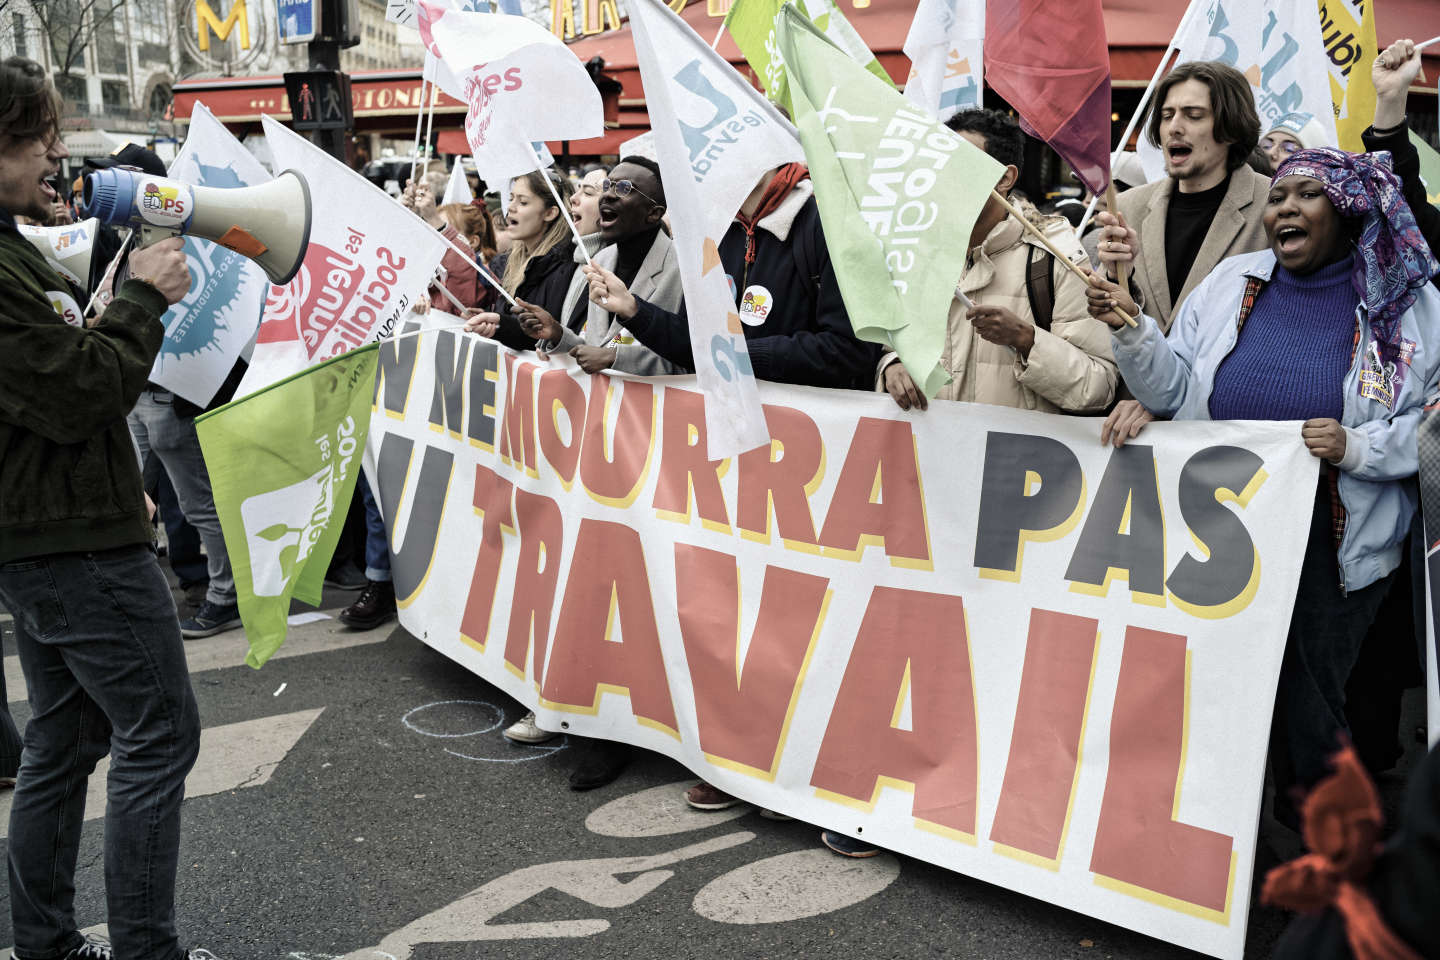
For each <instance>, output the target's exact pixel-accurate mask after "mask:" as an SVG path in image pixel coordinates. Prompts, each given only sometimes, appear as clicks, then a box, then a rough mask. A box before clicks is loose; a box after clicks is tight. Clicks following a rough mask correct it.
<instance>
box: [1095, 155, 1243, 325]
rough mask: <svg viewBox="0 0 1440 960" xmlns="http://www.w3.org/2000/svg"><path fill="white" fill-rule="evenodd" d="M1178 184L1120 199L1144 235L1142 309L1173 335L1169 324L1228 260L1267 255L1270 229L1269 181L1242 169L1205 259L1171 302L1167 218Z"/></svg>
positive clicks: (1138, 265) (1137, 280)
mask: <svg viewBox="0 0 1440 960" xmlns="http://www.w3.org/2000/svg"><path fill="white" fill-rule="evenodd" d="M1174 182H1175V181H1173V180H1171V179H1170V178H1168V177H1167V178H1165V179H1164V180H1157V181H1155V182H1154V183H1147V184H1146V185H1145V186H1143V187H1136V188H1135V189H1133V190H1127V191H1125V192H1124V193H1122V194H1120V212H1121V213H1122V214H1124V216H1125V222H1126V223H1128V224H1129V225H1130V227H1131V228H1132V229H1133V230H1134V231H1135V232H1136V233H1137V234H1138V235H1139V238H1140V257H1139V259H1138V260H1136V262H1135V267H1134V271H1135V272H1134V274H1133V275H1132V276H1131V281H1132V283H1133V284H1134V286H1135V288H1136V289H1137V290H1138V291H1139V294H1140V301H1139V302H1140V308H1141V309H1142V310H1144V311H1145V313H1146V314H1147V315H1148V316H1151V317H1154V318H1155V320H1156V322H1157V323H1159V324H1160V329H1161V330H1163V331H1165V332H1166V333H1168V332H1169V331H1170V318H1171V317H1173V316H1174V315H1175V313H1176V311H1178V310H1179V309H1180V304H1181V303H1182V302H1184V300H1185V298H1186V297H1188V296H1189V295H1190V291H1191V290H1194V289H1195V288H1196V287H1197V286H1199V285H1200V281H1201V280H1204V279H1205V278H1206V277H1208V276H1210V271H1212V270H1214V269H1215V266H1216V265H1217V264H1218V263H1219V262H1220V261H1221V260H1224V259H1225V258H1226V257H1233V256H1235V255H1236V254H1237V253H1252V252H1254V251H1256V250H1263V249H1265V247H1266V246H1268V244H1267V243H1266V242H1265V227H1264V226H1263V225H1262V224H1261V222H1260V218H1261V216H1262V215H1263V214H1264V213H1265V198H1266V197H1267V196H1268V195H1269V193H1270V179H1269V178H1268V177H1265V176H1262V175H1261V174H1258V173H1256V172H1255V171H1254V170H1251V169H1250V168H1249V167H1241V168H1240V169H1239V170H1236V171H1235V172H1234V173H1233V174H1231V175H1230V189H1229V190H1227V191H1225V199H1223V200H1221V201H1220V209H1219V210H1217V211H1215V219H1214V220H1213V221H1212V222H1211V224H1210V231H1209V232H1208V233H1207V234H1205V243H1204V244H1203V245H1201V247H1200V255H1199V256H1197V257H1196V258H1195V262H1194V263H1193V264H1191V266H1190V272H1189V274H1187V275H1186V277H1185V285H1184V286H1183V287H1181V288H1180V298H1179V300H1177V301H1176V302H1175V303H1171V302H1170V279H1169V275H1168V274H1167V273H1166V270H1165V218H1166V216H1167V215H1168V214H1169V212H1170V191H1171V189H1172V184H1174Z"/></svg>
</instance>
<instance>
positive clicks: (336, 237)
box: [236, 116, 449, 396]
mask: <svg viewBox="0 0 1440 960" xmlns="http://www.w3.org/2000/svg"><path fill="white" fill-rule="evenodd" d="M264 126H265V135H266V138H267V139H268V141H269V143H270V149H271V151H272V152H273V153H274V155H275V166H276V168H277V169H279V170H288V169H293V170H297V171H299V172H300V173H301V174H302V175H304V177H305V179H306V180H307V181H308V182H309V184H310V204H311V207H312V208H313V210H314V216H313V217H312V218H311V224H312V225H311V228H310V247H309V249H308V250H307V251H306V253H305V262H304V264H303V265H302V266H301V267H300V271H299V272H298V273H296V274H295V278H294V279H293V280H291V281H290V282H289V283H288V284H286V285H285V286H283V287H279V286H274V285H272V286H271V287H270V295H269V298H268V299H267V300H266V302H265V316H264V320H263V321H262V322H261V324H260V334H259V337H258V338H257V339H256V343H255V352H254V354H253V356H252V357H251V360H250V369H249V370H248V371H247V372H246V374H245V379H244V380H243V381H241V384H240V390H239V392H238V393H237V394H236V396H244V395H246V394H249V393H253V392H255V391H256V390H259V389H260V388H261V387H265V386H268V385H270V384H272V383H274V382H275V381H277V380H281V379H283V378H285V377H288V376H290V375H291V374H293V373H298V372H299V371H301V370H303V369H305V368H306V367H308V366H310V365H311V364H314V363H319V362H320V361H321V360H328V359H330V358H331V357H333V356H337V355H338V354H341V353H344V352H345V351H347V350H350V349H352V348H354V347H358V346H361V345H363V344H366V343H369V342H371V341H373V340H378V339H380V338H382V337H385V336H387V335H388V334H389V333H390V332H391V330H393V329H394V328H395V326H396V324H397V323H399V322H400V321H401V320H403V319H404V318H405V316H406V315H407V314H408V313H409V312H410V307H411V305H412V304H414V302H415V300H416V298H417V297H419V296H420V295H421V294H423V293H424V292H425V288H426V287H428V286H429V285H430V278H431V277H433V276H434V275H435V268H436V267H438V266H439V265H440V259H441V258H442V257H443V256H444V255H445V251H446V250H448V249H449V247H447V246H446V245H445V242H444V240H442V239H441V237H440V232H439V231H438V230H436V229H434V228H433V227H431V226H430V225H429V224H427V223H426V222H425V221H423V220H421V219H420V218H419V217H417V216H415V215H414V214H413V213H410V212H409V211H407V210H406V209H405V208H404V207H402V206H400V205H399V204H397V203H396V202H395V201H394V200H392V199H391V198H390V197H389V196H387V195H386V193H385V191H383V190H381V189H379V188H378V187H376V186H375V185H374V184H373V183H371V182H370V181H368V180H366V179H365V178H364V177H362V176H360V174H358V173H356V172H355V171H354V170H351V169H350V168H349V167H347V166H346V165H345V164H343V163H341V162H340V161H339V160H336V159H335V158H334V157H332V156H330V155H329V154H327V153H325V152H324V151H323V150H321V149H319V148H318V147H316V146H315V145H314V144H312V143H311V142H310V141H308V140H306V139H305V138H304V137H302V136H300V135H299V134H297V133H294V132H293V131H291V130H289V129H287V128H286V127H285V126H284V125H283V124H280V123H278V122H276V121H275V120H273V119H271V118H270V117H268V116H267V117H265V118H264Z"/></svg>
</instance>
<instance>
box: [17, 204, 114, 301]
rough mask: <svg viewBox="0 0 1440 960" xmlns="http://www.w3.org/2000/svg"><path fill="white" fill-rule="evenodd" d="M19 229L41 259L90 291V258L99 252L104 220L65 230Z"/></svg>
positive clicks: (60, 228)
mask: <svg viewBox="0 0 1440 960" xmlns="http://www.w3.org/2000/svg"><path fill="white" fill-rule="evenodd" d="M16 229H18V230H19V231H20V236H22V237H24V238H25V239H26V240H29V241H30V244H31V246H33V247H34V248H35V249H36V250H39V251H40V256H42V257H44V258H45V261H46V262H47V263H49V264H50V266H51V267H52V268H53V269H54V270H55V272H56V273H58V274H60V275H61V276H62V277H64V278H65V279H67V280H69V281H70V282H71V283H73V284H75V285H76V286H77V287H79V288H80V289H82V290H88V289H89V288H90V258H91V256H93V255H94V253H95V237H96V235H97V234H98V233H99V231H100V221H99V220H97V219H95V218H94V217H91V218H90V219H89V220H81V221H80V222H79V223H72V224H69V225H68V226H64V227H34V226H30V225H29V224H21V225H19V226H18V227H17V228H16Z"/></svg>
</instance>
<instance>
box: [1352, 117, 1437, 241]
mask: <svg viewBox="0 0 1440 960" xmlns="http://www.w3.org/2000/svg"><path fill="white" fill-rule="evenodd" d="M1360 139H1361V140H1363V141H1365V150H1366V152H1367V153H1375V152H1376V151H1378V150H1389V151H1390V158H1391V162H1392V163H1393V164H1394V169H1395V176H1397V177H1399V178H1400V187H1401V189H1402V190H1404V192H1405V202H1407V203H1409V204H1410V212H1411V213H1413V214H1415V222H1416V223H1417V224H1419V226H1420V233H1421V234H1423V235H1424V237H1425V242H1426V243H1428V244H1430V249H1431V250H1433V251H1435V254H1436V256H1437V257H1440V210H1437V209H1436V208H1435V207H1434V206H1432V205H1431V203H1430V198H1429V197H1428V196H1426V194H1425V184H1423V183H1421V182H1420V154H1419V153H1418V152H1417V151H1416V150H1415V144H1413V143H1411V142H1410V125H1409V124H1408V123H1405V122H1401V124H1400V125H1399V126H1398V127H1391V128H1390V129H1389V130H1386V131H1385V132H1384V135H1383V136H1381V135H1378V134H1376V132H1375V128H1374V127H1366V128H1365V132H1364V133H1362V134H1361V135H1360Z"/></svg>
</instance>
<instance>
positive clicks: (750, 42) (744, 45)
mask: <svg viewBox="0 0 1440 960" xmlns="http://www.w3.org/2000/svg"><path fill="white" fill-rule="evenodd" d="M787 3H788V5H789V6H790V8H791V9H792V10H795V11H796V12H798V13H800V14H801V15H802V16H804V17H806V18H807V19H809V20H810V22H811V23H813V24H814V25H815V28H816V29H817V30H819V31H820V32H821V33H822V34H824V35H825V39H827V40H829V41H830V42H831V43H833V44H835V46H837V47H839V48H840V49H841V50H844V51H845V53H846V54H847V55H848V56H849V57H850V58H851V59H853V60H854V61H855V62H856V63H858V64H860V65H861V66H863V67H864V68H865V69H866V70H868V71H870V73H872V74H874V75H875V76H876V77H878V78H879V79H881V80H883V81H885V82H886V83H888V84H890V86H892V87H893V86H894V85H895V84H894V83H893V82H892V81H891V79H890V74H888V73H886V72H885V68H884V67H882V66H881V65H880V61H879V60H878V59H877V58H876V57H875V54H874V53H873V52H871V50H870V48H869V47H868V46H866V45H865V38H863V37H861V36H860V33H859V31H857V30H856V29H855V27H854V26H853V25H852V24H851V23H850V21H849V20H847V19H845V14H843V13H841V12H840V6H839V5H838V4H837V3H835V2H834V0H735V3H734V5H733V6H731V7H730V11H729V12H728V13H727V14H726V15H725V24H724V29H726V30H728V31H730V36H731V38H733V39H734V41H735V46H737V47H739V48H740V52H741V53H742V54H744V55H745V62H746V63H748V64H750V69H752V70H754V71H755V76H757V77H758V78H759V79H760V85H761V86H762V87H764V88H765V95H766V96H767V97H769V98H770V99H771V100H773V101H774V102H775V103H778V104H780V106H781V107H783V108H784V109H785V112H786V113H788V114H790V115H791V116H794V110H793V109H792V108H791V105H790V90H789V85H788V82H787V80H786V78H785V63H784V61H783V60H782V59H781V56H780V46H779V44H778V43H776V41H775V18H776V17H778V16H779V15H780V11H781V10H782V9H783V8H784V7H785V6H786V5H787ZM646 89H649V88H646Z"/></svg>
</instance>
